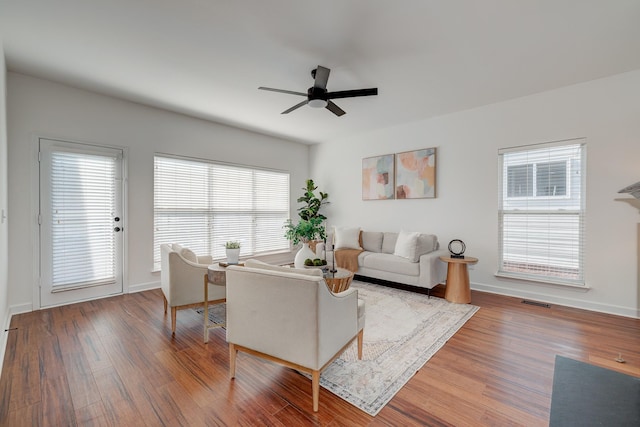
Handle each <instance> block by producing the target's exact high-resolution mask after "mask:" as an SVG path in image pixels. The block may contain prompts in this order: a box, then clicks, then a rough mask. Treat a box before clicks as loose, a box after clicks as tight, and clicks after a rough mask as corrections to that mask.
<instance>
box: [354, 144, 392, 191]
mask: <svg viewBox="0 0 640 427" xmlns="http://www.w3.org/2000/svg"><path fill="white" fill-rule="evenodd" d="M393 158H394V156H393V154H386V155H384V156H377V157H369V158H366V159H362V200H384V199H393V187H394V184H393V178H394V174H393V167H394V162H393Z"/></svg>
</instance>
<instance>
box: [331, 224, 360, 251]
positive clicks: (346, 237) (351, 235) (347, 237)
mask: <svg viewBox="0 0 640 427" xmlns="http://www.w3.org/2000/svg"><path fill="white" fill-rule="evenodd" d="M333 238H334V239H335V240H334V242H333V243H334V245H335V249H362V248H361V247H360V228H359V227H356V228H349V227H335V232H334V233H333Z"/></svg>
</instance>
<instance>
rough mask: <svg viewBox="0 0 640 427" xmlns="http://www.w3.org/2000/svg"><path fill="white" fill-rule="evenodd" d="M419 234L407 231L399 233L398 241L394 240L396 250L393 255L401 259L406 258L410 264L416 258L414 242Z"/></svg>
mask: <svg viewBox="0 0 640 427" xmlns="http://www.w3.org/2000/svg"><path fill="white" fill-rule="evenodd" d="M419 235H420V233H417V232H415V233H411V232H408V231H400V233H398V240H396V248H395V250H394V251H393V254H394V255H396V256H399V257H402V258H407V259H408V260H409V261H411V262H416V261H414V259H415V257H416V242H417V241H418V236H419Z"/></svg>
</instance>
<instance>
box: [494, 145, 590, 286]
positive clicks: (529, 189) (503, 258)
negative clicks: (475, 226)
mask: <svg viewBox="0 0 640 427" xmlns="http://www.w3.org/2000/svg"><path fill="white" fill-rule="evenodd" d="M499 160H500V162H499V163H500V168H501V171H500V172H501V173H500V178H501V179H500V188H499V212H498V216H499V234H500V236H499V243H500V257H499V267H498V274H500V275H507V276H511V277H518V278H523V279H530V280H538V281H540V280H542V281H545V282H552V283H565V284H574V285H584V271H583V270H584V269H583V263H584V261H583V257H584V216H585V209H584V207H585V201H584V194H585V186H584V167H585V163H586V162H585V161H584V143H576V141H572V142H571V143H562V144H545V145H536V146H528V147H524V148H517V149H507V150H500V151H499Z"/></svg>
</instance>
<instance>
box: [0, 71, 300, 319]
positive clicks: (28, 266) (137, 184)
mask: <svg viewBox="0 0 640 427" xmlns="http://www.w3.org/2000/svg"><path fill="white" fill-rule="evenodd" d="M7 90H8V101H7V109H8V154H9V157H8V158H9V197H8V198H9V206H10V210H9V214H10V217H11V218H12V222H11V229H10V232H9V249H10V254H11V255H10V259H9V261H10V269H9V278H8V280H9V302H10V304H11V305H12V306H20V307H23V310H25V309H31V304H32V300H33V283H34V280H35V276H36V272H34V265H33V261H32V260H33V259H35V256H36V255H37V248H36V247H34V245H33V235H34V233H35V232H36V231H37V223H36V220H35V217H34V216H32V215H31V213H32V212H34V210H33V206H32V205H34V204H36V202H34V201H33V199H34V197H33V194H32V188H33V185H34V181H33V180H34V176H33V175H34V174H33V165H34V158H35V151H34V147H35V144H34V141H35V140H36V138H37V137H38V136H46V137H57V138H62V139H67V140H71V141H79V142H89V143H98V144H105V145H115V146H120V147H126V148H127V149H128V150H129V151H128V160H129V167H128V173H129V180H128V192H129V193H128V201H127V203H128V217H127V220H126V226H127V227H128V233H129V234H128V242H129V244H128V248H127V253H128V257H127V263H128V267H129V274H128V285H129V290H133V289H136V288H138V289H141V288H144V287H153V286H158V285H159V280H160V277H159V274H158V273H152V271H151V270H152V267H153V263H152V258H153V154H154V153H155V152H162V153H171V154H179V155H185V156H192V157H199V158H207V159H215V160H219V161H224V162H230V163H237V164H244V165H251V166H258V167H267V168H273V169H279V170H287V171H289V172H290V174H291V192H292V197H291V199H292V205H291V206H292V212H293V213H295V209H296V207H297V206H296V197H294V195H295V194H296V192H297V191H298V189H299V188H300V187H302V186H303V185H304V182H305V180H306V179H307V176H308V169H309V160H308V159H309V157H308V154H309V148H308V146H306V145H303V144H299V143H296V142H291V141H284V140H281V139H277V138H273V137H269V136H264V135H260V134H257V133H253V132H249V131H244V130H240V129H236V128H232V127H229V126H225V125H221V124H216V123H212V122H208V121H204V120H199V119H194V118H191V117H187V116H184V115H180V114H174V113H171V112H168V111H164V110H159V109H155V108H150V107H146V106H142V105H139V104H135V103H131V102H126V101H123V100H119V99H115V98H110V97H107V96H103V95H98V94H95V93H92V92H87V91H83V90H79V89H74V88H71V87H68V86H64V85H61V84H56V83H52V82H49V81H46V80H40V79H36V78H32V77H29V76H25V75H22V74H17V73H8V82H7ZM211 101H212V102H215V100H211ZM35 200H37V199H35Z"/></svg>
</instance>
